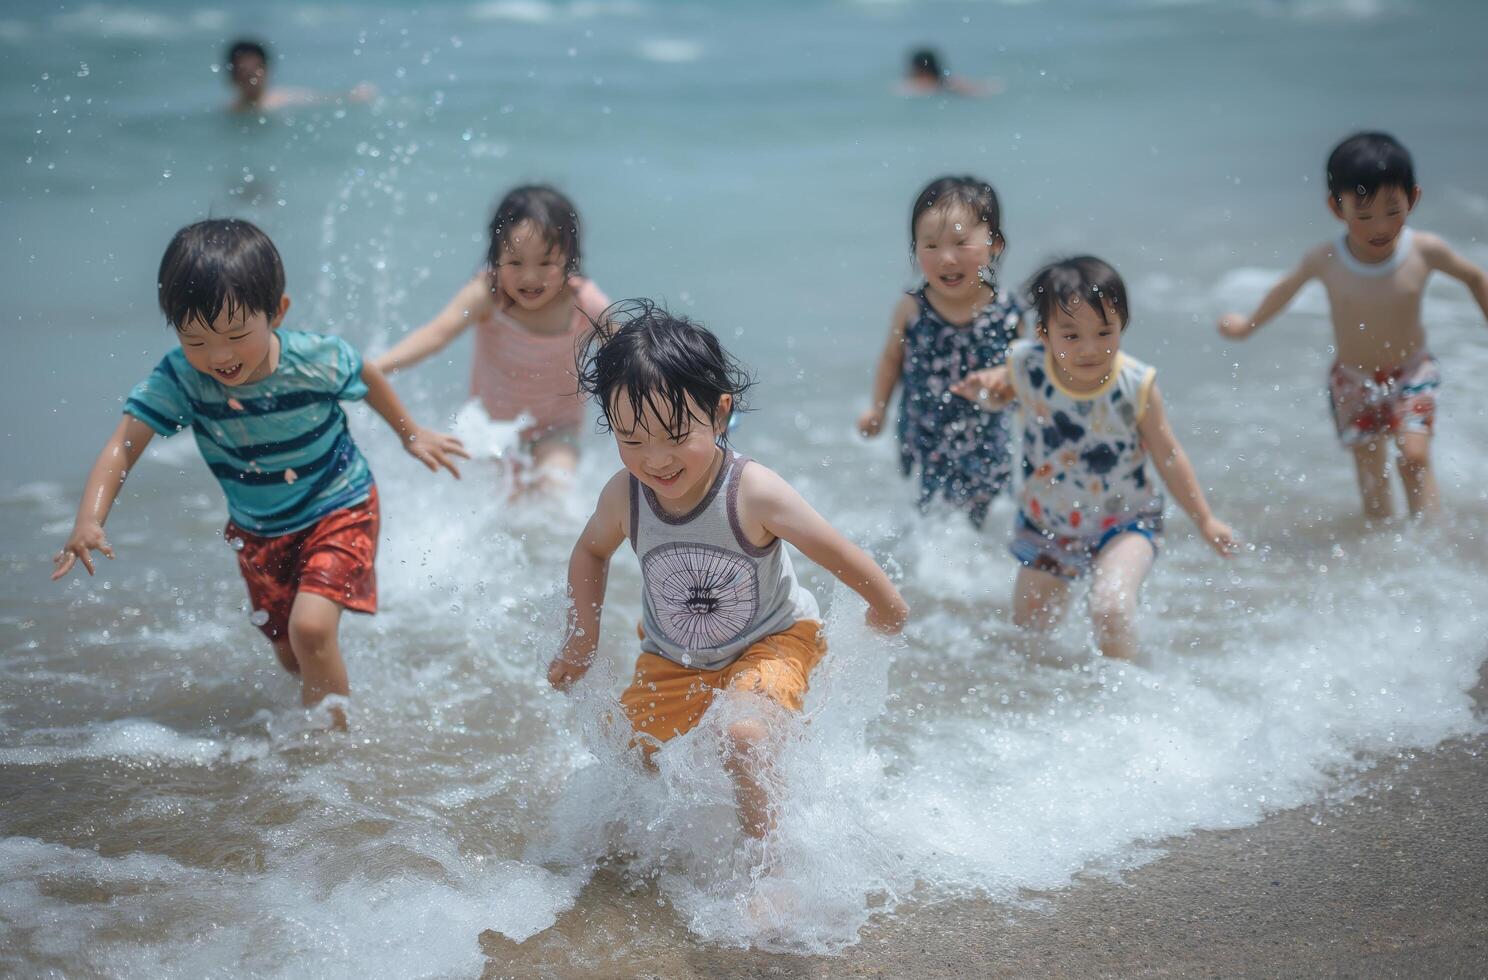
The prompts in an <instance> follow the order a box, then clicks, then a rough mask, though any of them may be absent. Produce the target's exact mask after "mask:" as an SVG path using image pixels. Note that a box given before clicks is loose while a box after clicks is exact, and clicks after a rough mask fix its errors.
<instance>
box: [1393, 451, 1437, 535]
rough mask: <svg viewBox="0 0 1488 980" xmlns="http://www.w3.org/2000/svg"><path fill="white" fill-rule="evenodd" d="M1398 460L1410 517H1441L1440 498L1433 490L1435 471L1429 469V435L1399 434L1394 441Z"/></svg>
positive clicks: (1396, 462) (1434, 488) (1397, 463)
mask: <svg viewBox="0 0 1488 980" xmlns="http://www.w3.org/2000/svg"><path fill="white" fill-rule="evenodd" d="M1396 444H1397V445H1398V446H1399V447H1400V458H1399V459H1397V460H1396V461H1395V465H1396V466H1397V467H1399V469H1400V482H1402V483H1404V484H1405V503H1406V506H1408V507H1409V508H1410V512H1411V516H1412V517H1421V516H1423V515H1424V516H1426V517H1434V516H1436V515H1437V514H1439V513H1441V494H1440V493H1439V492H1438V491H1437V488H1436V471H1435V470H1433V469H1432V468H1431V435H1430V434H1429V433H1426V432H1402V433H1401V434H1400V436H1399V437H1398V438H1397V440H1396Z"/></svg>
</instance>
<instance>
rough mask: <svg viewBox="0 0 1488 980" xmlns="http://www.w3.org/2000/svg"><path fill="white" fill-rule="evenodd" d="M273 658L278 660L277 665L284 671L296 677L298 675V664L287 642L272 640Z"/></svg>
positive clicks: (291, 647)
mask: <svg viewBox="0 0 1488 980" xmlns="http://www.w3.org/2000/svg"><path fill="white" fill-rule="evenodd" d="M273 643H274V656H276V657H278V658H279V663H280V664H281V665H282V666H283V667H284V669H285V670H287V671H289V672H290V673H291V674H295V675H297V676H298V674H299V673H300V662H299V661H298V660H296V659H295V655H294V647H293V646H291V645H290V642H289V640H287V639H285V640H274V641H273Z"/></svg>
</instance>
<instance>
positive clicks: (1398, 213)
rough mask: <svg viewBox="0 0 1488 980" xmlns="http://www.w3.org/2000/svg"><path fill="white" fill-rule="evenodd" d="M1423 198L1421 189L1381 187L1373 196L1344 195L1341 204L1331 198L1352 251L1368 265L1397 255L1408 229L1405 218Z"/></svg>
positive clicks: (1332, 207) (1329, 199)
mask: <svg viewBox="0 0 1488 980" xmlns="http://www.w3.org/2000/svg"><path fill="white" fill-rule="evenodd" d="M1420 199H1421V189H1420V188H1419V187H1417V188H1415V189H1414V190H1411V191H1407V190H1406V189H1405V188H1403V187H1381V188H1380V189H1379V190H1377V191H1375V193H1374V196H1373V197H1359V196H1358V195H1357V194H1348V193H1345V194H1344V195H1343V200H1342V201H1339V200H1337V199H1335V198H1333V197H1329V198H1328V206H1329V207H1330V208H1331V209H1332V211H1333V214H1334V215H1335V216H1336V217H1337V218H1338V219H1339V220H1341V221H1342V222H1343V223H1344V226H1345V227H1346V228H1347V229H1348V241H1349V247H1350V249H1351V251H1353V253H1354V255H1355V256H1357V257H1358V258H1360V259H1362V260H1364V261H1365V262H1383V261H1385V260H1386V259H1388V258H1389V257H1390V256H1391V255H1393V254H1395V242H1396V240H1397V239H1398V238H1399V237H1400V232H1401V230H1402V229H1403V228H1404V227H1405V219H1406V217H1407V216H1408V215H1409V214H1410V213H1411V209H1412V208H1414V207H1415V206H1416V202H1417V201H1419V200H1420Z"/></svg>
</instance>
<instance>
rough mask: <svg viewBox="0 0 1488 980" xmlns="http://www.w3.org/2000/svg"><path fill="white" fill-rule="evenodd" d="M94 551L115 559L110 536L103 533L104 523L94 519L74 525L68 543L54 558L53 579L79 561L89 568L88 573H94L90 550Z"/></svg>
mask: <svg viewBox="0 0 1488 980" xmlns="http://www.w3.org/2000/svg"><path fill="white" fill-rule="evenodd" d="M94 551H96V552H99V553H100V554H102V555H103V556H104V557H105V558H107V559H108V560H109V561H113V560H114V549H113V548H112V547H110V546H109V543H108V538H106V537H105V536H104V534H103V525H102V524H99V523H97V522H93V521H90V522H88V523H87V524H78V525H74V526H73V529H72V535H71V536H70V537H68V539H67V543H66V544H64V545H63V546H62V550H61V551H59V552H57V554H56V556H55V557H54V558H53V559H52V565H53V568H52V581H53V582H55V581H57V579H59V578H61V577H62V576H64V575H66V574H67V573H68V572H70V571H72V566H73V565H75V564H76V563H77V562H79V561H81V562H82V563H83V567H84V568H86V569H87V570H88V574H89V575H92V574H93V556H92V554H90V552H94Z"/></svg>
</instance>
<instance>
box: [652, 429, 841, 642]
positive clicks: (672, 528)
mask: <svg viewBox="0 0 1488 980" xmlns="http://www.w3.org/2000/svg"><path fill="white" fill-rule="evenodd" d="M724 452H725V453H727V457H726V458H725V460H724V463H723V465H722V466H721V467H719V470H718V476H717V478H716V479H715V480H714V481H713V485H712V486H711V487H710V488H709V489H708V494H707V496H705V497H704V498H703V499H702V501H701V502H700V503H699V504H698V505H697V506H696V507H694V508H693V509H692V511H691V512H689V513H687V514H683V515H681V516H673V515H671V514H668V513H667V512H666V511H664V510H662V508H661V504H660V503H659V502H658V501H657V499H656V495H655V494H654V493H652V491H651V489H650V488H649V487H647V486H645V485H644V484H642V483H641V482H640V481H639V480H637V479H636V478H635V477H634V476H632V477H631V478H630V544H631V547H633V548H634V549H635V553H636V556H637V557H638V558H640V560H641V579H642V583H643V585H642V590H641V591H642V595H643V606H642V619H641V623H642V628H643V629H644V631H645V634H646V635H645V637H644V638H643V639H642V640H641V649H642V650H645V651H646V652H648V653H655V654H658V655H660V656H663V657H665V658H667V659H668V660H671V661H673V662H674V663H678V664H681V665H682V666H684V667H695V668H697V669H699V670H717V669H719V668H721V667H726V666H728V665H729V664H730V663H732V662H733V661H734V660H737V659H738V657H739V656H740V654H742V653H743V652H744V651H745V650H747V649H748V648H749V647H751V646H752V645H754V644H755V643H757V642H758V641H759V640H761V639H763V638H764V637H766V636H770V635H771V634H774V633H780V632H783V631H785V630H787V629H789V628H790V627H791V626H793V625H794V624H795V623H796V622H798V621H799V620H803V619H818V618H820V615H821V614H820V612H819V610H818V609H817V605H816V598H815V597H814V596H813V595H812V594H811V593H810V592H809V591H807V590H806V589H804V588H802V587H801V585H800V584H799V583H798V582H797V581H796V574H795V570H794V569H793V568H792V567H791V560H790V555H789V554H788V553H787V551H786V548H785V543H784V542H783V541H781V540H780V539H779V538H776V539H775V540H774V541H772V542H771V543H770V544H768V545H766V546H765V547H763V548H756V547H754V545H752V544H750V543H749V540H748V539H747V538H745V537H744V532H743V530H742V528H741V526H740V524H739V513H738V499H739V477H740V475H741V474H742V473H743V472H744V467H746V466H748V465H749V459H748V458H747V457H744V456H740V455H739V454H738V453H735V452H732V451H730V450H727V449H726V450H724Z"/></svg>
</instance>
